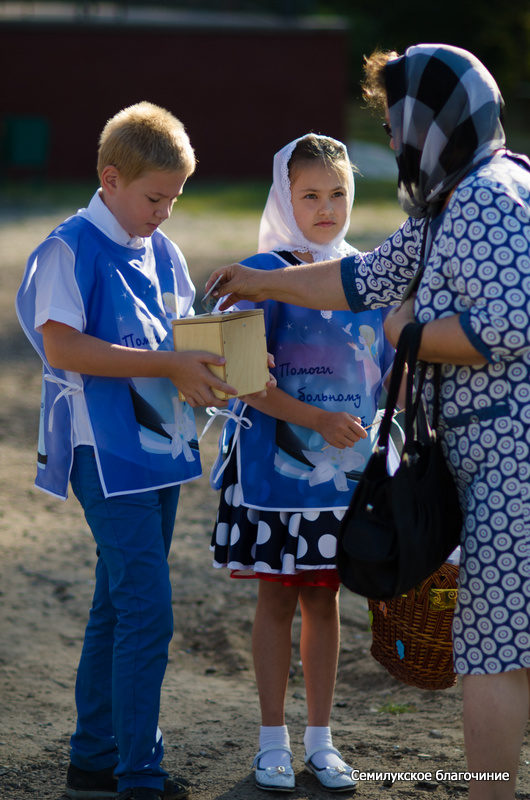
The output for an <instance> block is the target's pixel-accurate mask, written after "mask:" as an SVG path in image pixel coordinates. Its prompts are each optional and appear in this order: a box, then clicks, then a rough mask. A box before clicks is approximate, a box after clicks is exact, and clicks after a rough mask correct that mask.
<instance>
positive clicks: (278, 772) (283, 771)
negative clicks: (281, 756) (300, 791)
mask: <svg viewBox="0 0 530 800" xmlns="http://www.w3.org/2000/svg"><path fill="white" fill-rule="evenodd" d="M271 750H284V751H285V752H286V753H288V754H289V758H290V760H291V761H292V760H293V754H292V753H291V751H290V750H289V748H287V747H278V746H272V747H264V748H263V750H260V751H259V753H258V754H257V755H256V757H255V759H254V761H253V762H252V766H253V767H255V768H256V786H257V787H258V788H259V789H265V790H266V791H269V792H294V789H295V778H294V771H293V768H292V767H291V766H288V767H285V766H283V764H281V765H279V766H277V767H260V765H259V761H260V758H261V757H262V755H264V754H265V753H268V752H270V751H271Z"/></svg>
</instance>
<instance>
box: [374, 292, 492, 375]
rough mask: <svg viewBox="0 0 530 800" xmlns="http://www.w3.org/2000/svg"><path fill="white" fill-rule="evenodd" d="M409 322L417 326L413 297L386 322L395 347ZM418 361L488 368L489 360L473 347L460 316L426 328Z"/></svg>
mask: <svg viewBox="0 0 530 800" xmlns="http://www.w3.org/2000/svg"><path fill="white" fill-rule="evenodd" d="M409 322H416V319H415V317H414V298H412V297H411V298H410V299H409V300H407V301H406V302H405V303H403V305H401V306H399V307H398V308H395V309H392V310H391V311H390V313H389V314H388V315H387V317H386V319H385V322H384V328H385V334H386V336H387V338H388V340H389V342H390V344H392V345H393V346H394V347H395V346H396V345H397V342H398V339H399V336H400V333H401V331H402V330H403V328H404V327H405V325H407V324H408V323H409ZM418 358H420V359H421V360H422V361H427V362H428V363H430V364H458V365H460V366H464V365H466V364H470V365H475V366H482V365H483V364H487V359H486V358H485V357H484V356H483V355H482V354H481V353H479V351H478V350H476V349H475V348H474V347H473V345H472V344H471V342H470V341H469V339H468V337H467V336H466V334H465V333H464V330H463V328H462V325H461V324H460V314H452V315H451V316H450V317H442V318H441V319H435V320H432V321H431V322H427V323H426V325H424V327H423V331H422V335H421V345H420V350H419V353H418Z"/></svg>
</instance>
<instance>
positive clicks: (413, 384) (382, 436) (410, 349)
mask: <svg viewBox="0 0 530 800" xmlns="http://www.w3.org/2000/svg"><path fill="white" fill-rule="evenodd" d="M423 326H424V323H420V322H409V323H408V324H407V325H405V327H404V328H403V330H402V331H401V334H400V337H399V340H398V343H397V346H396V354H395V357H394V363H393V365H392V374H391V377H390V386H389V388H388V394H387V399H386V405H385V412H384V415H383V419H382V421H381V425H380V428H379V438H378V442H377V446H378V449H379V450H388V442H389V438H390V427H391V425H392V419H393V416H394V410H395V407H396V404H397V398H398V394H399V390H400V387H401V383H402V380H403V375H404V373H405V366H406V368H407V383H406V393H405V424H404V429H405V441H404V444H403V449H404V450H405V449H406V446H407V441H408V442H412V441H413V439H414V425H415V421H416V418H417V415H418V410H419V407H420V404H421V393H422V389H423V384H424V381H425V374H426V371H427V365H426V364H425V363H424V362H418V352H419V348H420V343H421V334H422V331H423ZM418 364H419V365H420V366H419V369H418ZM439 367H440V365H439V364H437V365H436V366H435V387H434V388H435V403H434V406H435V409H434V410H435V413H434V414H433V428H434V429H436V427H437V424H438V413H439V397H438V395H439V384H440V378H439V374H440V369H439Z"/></svg>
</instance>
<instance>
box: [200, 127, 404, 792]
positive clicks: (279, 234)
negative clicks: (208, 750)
mask: <svg viewBox="0 0 530 800" xmlns="http://www.w3.org/2000/svg"><path fill="white" fill-rule="evenodd" d="M353 195H354V182H353V174H352V166H351V164H350V162H349V160H348V155H347V151H346V148H345V146H344V145H343V144H342V143H341V142H338V141H336V140H334V139H331V138H329V137H325V136H319V135H315V134H307V135H306V136H303V137H301V138H300V139H296V140H295V141H293V142H291V143H290V144H288V145H286V146H285V147H284V148H283V149H282V150H280V151H279V152H278V153H277V154H276V155H275V157H274V167H273V185H272V187H271V190H270V193H269V197H268V200H267V204H266V206H265V210H264V213H263V217H262V220H261V225H260V232H259V249H260V251H261V252H260V253H259V254H258V255H256V256H253V257H252V258H250V259H248V260H247V262H245V263H247V264H249V265H250V266H253V267H257V268H259V269H264V270H271V269H277V268H281V267H284V266H286V264H293V265H298V264H301V263H303V262H306V263H308V262H312V261H313V260H315V259H316V260H323V259H333V258H340V257H342V256H345V255H347V254H351V253H353V252H357V251H355V250H354V249H353V248H352V247H350V245H348V244H347V243H346V242H345V241H344V235H345V233H346V231H347V229H348V226H349V218H350V213H351V208H352V204H353ZM249 305H250V304H248V303H241V304H240V306H239V307H248V306H249ZM259 306H260V307H262V308H263V309H264V312H265V323H266V329H267V344H268V350H269V352H272V353H273V354H274V356H275V361H276V379H277V384H278V385H277V387H276V388H274V389H272V390H268V392H267V397H266V398H263V399H261V398H260V399H256V398H251V399H250V400H249V404H251V405H252V408H250V409H248V411H247V414H246V416H245V417H244V416H243V412H244V411H245V409H246V408H247V407H246V406H244V405H243V404H242V402H241V401H236V404H235V406H234V407H233V411H234V412H235V414H236V415H237V417H238V420H237V422H236V423H234V420H230V421H229V422H228V423H227V424H226V425H225V428H224V430H223V434H222V436H221V443H220V457H221V458H222V457H223V455H225V456H226V453H227V452H228V451H230V456H229V457H228V458H226V457H225V461H224V464H223V467H222V468H221V470H222V471H223V477H222V492H221V499H220V504H219V512H218V516H217V522H216V525H215V530H214V534H213V539H212V548H211V549H212V550H213V553H214V566H215V567H228V568H229V569H230V570H231V572H232V577H249V576H253V577H257V578H259V579H260V582H259V589H258V604H257V609H256V617H255V621H254V627H253V636H252V648H253V656H254V664H255V671H256V681H257V686H258V693H259V699H260V706H261V716H262V726H261V729H260V736H259V752H258V754H257V755H256V758H255V760H254V765H255V767H256V783H257V785H258V786H259V787H260V788H262V789H272V790H282V791H292V790H293V789H294V787H295V776H294V772H293V769H292V767H291V760H292V754H291V750H290V744H289V734H288V731H287V727H286V725H285V719H284V703H285V694H286V689H287V682H288V678H289V668H290V657H291V626H292V620H293V616H294V613H295V610H296V607H297V604H298V603H300V609H301V615H302V633H301V640H300V652H301V657H302V663H303V671H304V679H305V684H306V691H307V710H308V726H307V728H306V731H305V736H304V744H305V763H306V766H307V768H308V769H309V770H310V771H311V772H312V773H314V774H315V775H316V777H317V779H318V780H319V781H320V783H321V784H322V786H324V787H325V788H326V789H328V790H334V791H348V790H351V789H352V788H353V787H354V786H355V781H354V780H353V773H352V768H351V767H350V766H348V765H347V764H346V763H345V762H344V761H343V759H342V758H341V756H340V753H339V752H338V751H337V750H336V749H335V748H334V746H333V742H332V738H331V733H330V728H329V718H330V713H331V704H332V698H333V691H334V686H335V677H336V671H337V660H338V651H339V610H338V589H339V578H338V575H337V571H336V569H335V552H336V541H337V540H336V537H337V531H338V527H339V523H340V520H341V518H342V517H343V515H344V512H345V510H346V508H347V505H348V502H349V499H350V496H351V492H352V490H353V488H354V486H355V482H356V478H357V477H358V476H359V474H360V472H361V471H362V469H363V467H364V464H365V463H366V461H367V459H368V457H369V455H370V451H371V446H372V441H373V433H372V431H373V429H370V431H369V432H370V434H372V435H371V436H369V435H367V432H366V431H365V428H366V427H368V426H370V424H371V423H372V422H373V420H374V415H375V413H376V410H377V401H378V397H379V394H380V390H381V384H382V380H383V376H384V374H385V373H386V371H387V369H388V368H389V367H390V364H391V358H392V352H393V351H392V350H391V348H390V347H389V345H388V344H387V343H386V342H385V338H384V335H383V325H382V319H383V318H382V315H381V312H380V311H368V312H366V313H362V314H352V313H351V312H349V311H343V312H331V311H328V310H322V311H310V310H308V309H304V308H298V307H295V306H292V305H288V304H285V303H278V302H273V301H267V302H265V303H261V304H259ZM237 423H239V424H237ZM234 431H236V433H235V435H234ZM230 440H231V442H230ZM215 469H216V468H215V467H214V470H213V471H212V475H213V473H214V472H215ZM219 482H220V476H219V471H218V473H217V476H214V480H213V485H215V486H216V488H218V484H219Z"/></svg>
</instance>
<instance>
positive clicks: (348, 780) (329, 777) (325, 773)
mask: <svg viewBox="0 0 530 800" xmlns="http://www.w3.org/2000/svg"><path fill="white" fill-rule="evenodd" d="M316 753H335V755H337V756H338V757H339V758H340V760H341V761H342V756H341V754H340V753H339V751H338V750H335V748H334V747H326V748H320V749H318V750H313V752H312V753H309V754H306V757H305V759H304V761H305V765H306V769H308V770H309V772H312V773H313V775H315V776H316V778H317V780H318V782H319V783H320V785H321V786H323V787H324V789H327V791H328V792H352V791H354V790H355V787H356V786H357V781H355V780H354V778H353V768H352V767H350V766H348V764H346V762H344V761H342V764H344V766H342V764H338V765H337V766H336V767H321V768H319V767H316V766H315V765H314V764H313V761H312V760H311V759H312V758H313V756H314V755H316Z"/></svg>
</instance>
